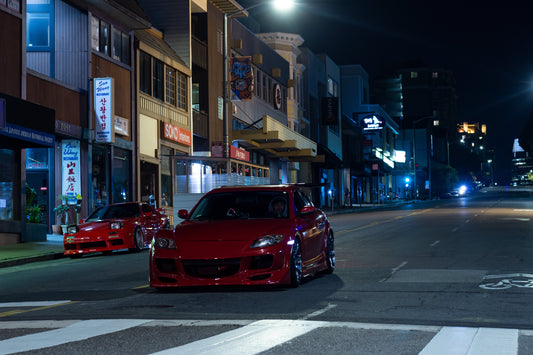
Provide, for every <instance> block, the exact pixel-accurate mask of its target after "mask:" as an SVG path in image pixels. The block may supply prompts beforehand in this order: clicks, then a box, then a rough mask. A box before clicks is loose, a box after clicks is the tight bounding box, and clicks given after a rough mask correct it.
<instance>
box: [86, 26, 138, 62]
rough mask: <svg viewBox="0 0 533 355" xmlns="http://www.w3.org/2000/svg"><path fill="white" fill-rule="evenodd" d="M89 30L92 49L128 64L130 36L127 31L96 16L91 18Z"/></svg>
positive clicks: (129, 59)
mask: <svg viewBox="0 0 533 355" xmlns="http://www.w3.org/2000/svg"><path fill="white" fill-rule="evenodd" d="M91 32H92V36H91V37H92V40H91V46H92V48H93V49H94V50H96V51H98V52H100V53H102V54H104V55H106V56H109V57H111V58H113V59H115V60H118V61H119V62H122V63H124V64H128V65H129V64H130V61H131V58H130V48H131V47H130V36H129V35H128V34H127V33H125V32H122V31H121V30H119V29H118V28H115V27H113V26H112V25H111V24H110V23H108V22H106V21H104V20H100V19H99V18H96V17H92V18H91Z"/></svg>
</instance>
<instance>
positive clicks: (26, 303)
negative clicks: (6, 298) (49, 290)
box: [0, 300, 70, 308]
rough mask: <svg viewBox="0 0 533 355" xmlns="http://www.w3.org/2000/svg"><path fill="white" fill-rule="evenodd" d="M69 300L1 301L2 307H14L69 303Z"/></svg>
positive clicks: (0, 305) (0, 306)
mask: <svg viewBox="0 0 533 355" xmlns="http://www.w3.org/2000/svg"><path fill="white" fill-rule="evenodd" d="M69 302H70V301H69V300H64V301H38V302H5V303H0V308H14V307H48V306H56V305H58V304H62V303H69Z"/></svg>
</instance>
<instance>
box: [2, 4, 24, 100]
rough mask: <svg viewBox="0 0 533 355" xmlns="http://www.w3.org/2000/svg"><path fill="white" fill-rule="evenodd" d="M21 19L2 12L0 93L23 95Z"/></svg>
mask: <svg viewBox="0 0 533 355" xmlns="http://www.w3.org/2000/svg"><path fill="white" fill-rule="evenodd" d="M21 31H22V24H21V19H19V18H17V17H15V16H12V15H10V14H8V13H6V12H3V11H0V43H1V44H0V48H1V49H0V53H1V54H0V92H3V93H5V94H8V95H11V96H15V97H19V98H20V95H21V76H22V69H21V68H22V65H21V62H22V60H21V53H22V47H21V42H20V38H21V37H22V32H21Z"/></svg>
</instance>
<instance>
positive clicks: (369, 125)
mask: <svg viewBox="0 0 533 355" xmlns="http://www.w3.org/2000/svg"><path fill="white" fill-rule="evenodd" d="M361 127H363V131H377V130H380V129H383V119H382V118H381V117H379V116H376V115H370V116H366V117H363V119H362V120H361Z"/></svg>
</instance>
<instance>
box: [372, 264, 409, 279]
mask: <svg viewBox="0 0 533 355" xmlns="http://www.w3.org/2000/svg"><path fill="white" fill-rule="evenodd" d="M405 265H407V261H404V262H402V263H401V264H400V265H398V266H396V267H395V268H394V269H392V271H391V273H390V275H389V276H387V277H385V278H383V279H381V280H379V282H385V281H387V280H388V279H390V278H391V277H392V275H394V274H395V273H397V272H398V270H400V269H401V268H402V267H404V266H405Z"/></svg>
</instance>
